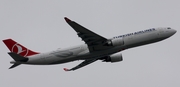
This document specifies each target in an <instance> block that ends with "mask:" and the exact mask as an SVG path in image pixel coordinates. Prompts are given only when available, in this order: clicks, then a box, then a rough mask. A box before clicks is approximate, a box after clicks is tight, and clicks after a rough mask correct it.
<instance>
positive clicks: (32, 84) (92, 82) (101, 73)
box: [0, 0, 180, 87]
mask: <svg viewBox="0 0 180 87" xmlns="http://www.w3.org/2000/svg"><path fill="white" fill-rule="evenodd" d="M64 17H69V18H70V19H72V20H74V21H76V22H78V23H79V24H81V25H83V26H85V27H86V28H88V29H90V30H92V31H94V32H96V33H97V34H100V35H102V36H104V37H106V38H111V37H113V36H117V35H122V34H126V33H131V32H135V31H139V30H144V29H149V28H155V27H172V28H173V29H176V30H177V31H178V32H177V33H176V34H175V35H173V36H172V37H170V38H168V39H166V40H164V41H161V42H158V43H154V44H150V45H146V46H141V47H137V48H132V49H128V50H126V51H123V52H122V54H123V59H124V60H123V61H122V62H118V63H113V64H112V63H102V62H101V61H97V62H95V63H93V64H90V65H88V66H86V67H84V68H81V69H79V70H76V71H72V72H65V71H64V70H63V68H65V67H66V68H72V67H74V66H76V65H77V64H79V63H80V62H81V61H77V62H71V63H66V64H59V65H52V66H33V65H20V66H18V67H16V68H14V69H12V70H9V69H8V68H9V67H10V66H11V64H10V63H9V62H10V61H11V60H13V59H12V58H11V57H10V56H9V55H8V54H7V52H8V51H9V50H8V49H7V47H6V46H5V45H4V44H3V43H1V44H0V48H1V50H0V53H1V56H0V87H180V56H179V55H180V54H179V52H180V49H179V44H180V41H179V39H180V38H179V37H180V34H179V29H180V1H179V0H71V1H69V0H0V30H1V31H0V39H1V40H3V39H7V38H12V39H14V40H16V41H17V42H19V43H21V44H23V45H24V46H26V47H28V48H30V49H32V50H34V51H38V52H48V51H52V50H55V49H57V48H66V47H70V46H75V45H78V44H84V42H83V41H81V39H80V38H79V37H78V36H77V35H76V32H75V31H74V30H73V29H72V28H71V27H70V26H69V25H68V24H67V23H66V22H65V21H64V19H63V18H64Z"/></svg>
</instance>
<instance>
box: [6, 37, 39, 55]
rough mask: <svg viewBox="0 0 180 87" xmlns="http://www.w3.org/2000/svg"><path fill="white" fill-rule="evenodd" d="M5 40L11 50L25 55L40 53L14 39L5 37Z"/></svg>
mask: <svg viewBox="0 0 180 87" xmlns="http://www.w3.org/2000/svg"><path fill="white" fill-rule="evenodd" d="M3 42H4V44H5V45H6V46H7V47H8V49H9V50H10V51H11V52H14V53H17V54H19V55H21V56H24V57H26V56H31V55H35V54H39V53H38V52H34V51H32V50H29V49H27V48H26V47H24V46H22V45H21V44H19V43H17V42H16V41H14V40H12V39H5V40H3Z"/></svg>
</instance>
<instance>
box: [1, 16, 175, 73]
mask: <svg viewBox="0 0 180 87" xmlns="http://www.w3.org/2000/svg"><path fill="white" fill-rule="evenodd" d="M64 19H65V21H66V22H67V23H68V24H69V25H70V26H71V27H72V28H73V29H74V30H75V31H76V33H77V35H78V36H79V37H80V38H81V39H82V40H83V41H84V42H85V44H82V45H79V46H75V47H71V48H64V49H57V50H55V51H51V52H47V53H39V52H35V51H32V50H30V49H28V48H26V47H24V46H23V45H21V44H19V43H17V42H16V41H14V40H12V39H5V40H3V42H4V44H5V45H6V46H7V47H8V49H9V50H10V52H8V54H9V55H10V56H11V57H12V58H13V59H14V60H13V61H11V62H10V63H11V64H13V65H12V66H11V67H10V68H9V69H12V68H14V67H17V66H19V65H21V64H30V65H54V64H62V63H68V62H72V61H76V60H83V62H82V63H80V64H79V65H77V66H75V67H73V68H71V69H67V68H64V70H65V71H74V70H77V69H79V68H82V67H84V66H86V65H88V64H91V63H93V62H95V61H97V60H101V61H102V62H111V63H114V62H120V61H122V60H123V57H122V54H121V53H120V52H121V51H123V50H126V49H129V48H133V47H137V46H142V45H146V44H150V43H154V42H158V41H161V40H164V39H166V38H169V37H170V36H172V35H174V34H175V33H176V30H175V29H172V28H170V27H158V28H151V29H146V30H141V31H137V32H134V33H128V34H124V35H119V36H115V37H113V38H109V39H107V38H105V37H103V36H100V35H98V34H96V33H94V32H92V31H90V30H89V29H87V28H85V27H83V26H81V25H80V24H78V23H76V22H75V21H72V20H70V19H69V18H67V17H64Z"/></svg>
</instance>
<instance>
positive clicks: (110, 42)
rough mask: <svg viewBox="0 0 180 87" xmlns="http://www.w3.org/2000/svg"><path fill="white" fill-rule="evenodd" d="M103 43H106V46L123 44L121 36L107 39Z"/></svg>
mask: <svg viewBox="0 0 180 87" xmlns="http://www.w3.org/2000/svg"><path fill="white" fill-rule="evenodd" d="M105 45H107V46H122V45H124V40H123V38H116V39H111V40H107V42H106V43H105Z"/></svg>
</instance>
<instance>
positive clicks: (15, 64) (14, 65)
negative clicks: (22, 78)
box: [9, 63, 20, 69]
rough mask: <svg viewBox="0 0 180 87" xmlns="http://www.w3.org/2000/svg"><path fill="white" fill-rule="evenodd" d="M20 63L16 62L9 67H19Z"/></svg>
mask: <svg viewBox="0 0 180 87" xmlns="http://www.w3.org/2000/svg"><path fill="white" fill-rule="evenodd" d="M19 65H20V63H14V64H13V65H12V66H11V67H9V69H12V68H15V67H17V66H19Z"/></svg>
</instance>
